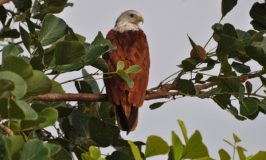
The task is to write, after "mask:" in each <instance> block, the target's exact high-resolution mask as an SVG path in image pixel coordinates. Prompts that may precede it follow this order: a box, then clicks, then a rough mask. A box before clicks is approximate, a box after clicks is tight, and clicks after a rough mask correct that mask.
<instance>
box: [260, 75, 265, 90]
mask: <svg viewBox="0 0 266 160" xmlns="http://www.w3.org/2000/svg"><path fill="white" fill-rule="evenodd" d="M260 80H261V82H262V84H263V86H265V87H266V78H264V77H263V76H260Z"/></svg>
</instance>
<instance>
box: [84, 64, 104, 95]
mask: <svg viewBox="0 0 266 160" xmlns="http://www.w3.org/2000/svg"><path fill="white" fill-rule="evenodd" d="M82 76H83V77H84V80H85V81H86V82H87V83H88V84H89V85H90V87H91V92H89V93H96V94H98V93H100V88H99V86H98V84H97V82H96V80H95V79H94V77H93V76H92V75H91V74H89V73H88V72H87V71H86V70H85V69H82Z"/></svg>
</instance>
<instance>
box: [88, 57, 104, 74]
mask: <svg viewBox="0 0 266 160" xmlns="http://www.w3.org/2000/svg"><path fill="white" fill-rule="evenodd" d="M91 66H92V67H94V68H97V69H99V70H101V71H102V72H104V73H106V72H108V67H107V64H106V62H105V61H104V60H103V59H102V58H97V59H96V60H95V61H94V62H93V63H92V64H91Z"/></svg>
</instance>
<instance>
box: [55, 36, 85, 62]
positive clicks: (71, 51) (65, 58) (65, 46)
mask: <svg viewBox="0 0 266 160" xmlns="http://www.w3.org/2000/svg"><path fill="white" fill-rule="evenodd" d="M54 53H55V64H56V65H64V64H71V63H72V64H74V62H75V61H76V60H78V61H79V60H80V58H81V56H83V55H85V48H84V46H83V44H82V43H81V42H78V41H62V42H58V43H57V45H56V48H55V51H54ZM78 67H79V66H78Z"/></svg>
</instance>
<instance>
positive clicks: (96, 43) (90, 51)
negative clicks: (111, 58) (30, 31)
mask: <svg viewBox="0 0 266 160" xmlns="http://www.w3.org/2000/svg"><path fill="white" fill-rule="evenodd" d="M85 48H86V55H85V56H84V57H83V61H84V64H86V65H91V64H93V63H95V62H96V60H97V59H98V58H99V57H100V56H101V55H103V54H104V53H107V52H109V51H111V50H113V49H114V46H113V45H112V43H111V42H110V41H109V40H107V39H105V38H104V37H103V35H102V33H101V32H99V33H98V34H97V36H96V37H95V39H94V40H93V42H92V43H91V45H88V44H87V45H85Z"/></svg>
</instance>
